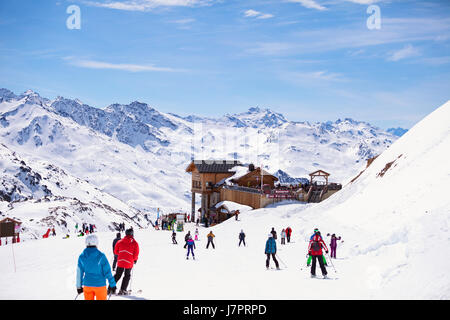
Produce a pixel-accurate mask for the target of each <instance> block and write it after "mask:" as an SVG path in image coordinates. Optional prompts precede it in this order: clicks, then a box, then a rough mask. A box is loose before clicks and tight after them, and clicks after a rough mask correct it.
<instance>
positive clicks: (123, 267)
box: [76, 227, 341, 300]
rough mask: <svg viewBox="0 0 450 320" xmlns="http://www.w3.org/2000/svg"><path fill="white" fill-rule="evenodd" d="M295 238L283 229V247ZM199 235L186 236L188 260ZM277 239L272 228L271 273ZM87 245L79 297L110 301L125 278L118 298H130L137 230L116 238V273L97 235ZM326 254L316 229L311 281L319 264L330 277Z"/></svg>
mask: <svg viewBox="0 0 450 320" xmlns="http://www.w3.org/2000/svg"><path fill="white" fill-rule="evenodd" d="M291 234H292V229H291V228H290V227H288V228H286V229H283V230H282V231H281V240H282V241H281V243H282V244H285V241H284V239H285V238H287V240H288V242H290V239H291ZM198 235H199V232H198V228H196V230H195V240H194V239H193V238H192V235H191V232H190V231H188V232H187V234H186V235H185V239H184V240H185V245H184V248H185V249H186V248H187V256H186V259H189V256H190V255H192V258H193V259H194V260H195V254H194V249H196V245H195V241H198ZM328 235H329V234H328ZM214 238H215V235H214V233H213V232H212V231H210V232H209V233H208V235H207V239H208V242H207V245H206V249H208V248H209V245H212V247H213V249H215V245H214ZM276 239H277V233H276V231H275V229H274V228H272V230H271V232H270V233H269V234H268V239H267V241H266V245H265V251H264V253H265V255H266V268H267V269H269V265H270V259H272V260H273V261H274V263H275V266H276V269H277V270H279V269H280V266H279V263H278V260H277V256H276V254H277V243H276ZM340 239H341V237H336V235H335V234H333V235H332V236H331V243H330V247H331V258H336V248H337V241H338V240H340ZM85 242H86V249H85V250H84V251H83V253H82V254H81V255H80V256H79V258H78V265H77V279H76V280H77V281H76V285H77V292H78V294H81V293H84V297H85V299H86V300H94V299H97V300H106V299H107V296H108V295H110V294H115V293H116V286H117V283H118V281H119V280H120V279H121V278H122V276H123V280H122V283H121V287H120V290H119V292H118V295H127V294H129V291H128V290H127V289H128V284H129V282H130V279H131V272H132V270H133V266H134V265H135V264H136V263H137V261H138V257H139V245H138V243H137V242H136V240H135V239H134V231H133V229H132V228H130V229H127V230H126V231H125V237H124V238H123V239H122V238H121V233H120V232H118V233H117V234H116V238H115V239H114V240H113V243H112V249H113V254H114V261H113V264H112V270H111V266H110V265H109V262H108V260H107V258H106V256H105V254H104V253H102V252H100V251H99V250H98V249H97V246H98V238H97V236H96V235H94V234H90V235H88V236H87V237H86V240H85ZM172 242H173V243H174V244H177V241H176V232H175V230H173V232H172ZM241 243H243V244H244V246H246V243H245V233H244V231H243V230H241V232H240V233H239V245H238V246H239V247H240V245H241ZM323 250H324V251H325V253H326V254H328V247H327V246H326V244H325V242H324V240H323V238H322V235H321V233H320V231H319V229H317V228H316V229H314V233H313V235H312V236H311V237H310V241H309V245H308V261H307V265H308V266H310V265H311V277H315V276H316V265H317V262H318V263H319V267H320V270H321V272H322V275H323V276H324V277H325V278H326V277H327V270H326V266H327V262H326V259H325V257H324V254H323ZM114 271H115V272H116V273H115V275H114V276H113V275H112V272H114ZM106 280H108V283H109V286H108V287H106Z"/></svg>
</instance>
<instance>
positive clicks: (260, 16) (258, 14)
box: [244, 9, 273, 19]
mask: <svg viewBox="0 0 450 320" xmlns="http://www.w3.org/2000/svg"><path fill="white" fill-rule="evenodd" d="M244 15H245V16H246V17H247V18H256V19H269V18H272V17H273V15H272V14H270V13H262V12H259V11H256V10H253V9H249V10H247V11H245V12H244Z"/></svg>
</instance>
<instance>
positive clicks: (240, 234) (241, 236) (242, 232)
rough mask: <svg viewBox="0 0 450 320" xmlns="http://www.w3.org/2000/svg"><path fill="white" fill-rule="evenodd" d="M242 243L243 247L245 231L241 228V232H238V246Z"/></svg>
mask: <svg viewBox="0 0 450 320" xmlns="http://www.w3.org/2000/svg"><path fill="white" fill-rule="evenodd" d="M242 242H243V243H244V247H245V246H246V245H245V233H244V230H241V233H239V247H240V246H241V243H242Z"/></svg>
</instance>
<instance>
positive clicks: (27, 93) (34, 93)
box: [23, 89, 39, 97]
mask: <svg viewBox="0 0 450 320" xmlns="http://www.w3.org/2000/svg"><path fill="white" fill-rule="evenodd" d="M23 95H24V96H38V97H39V93H37V92H35V91H33V90H31V89H28V90H27V91H25V92H24V93H23Z"/></svg>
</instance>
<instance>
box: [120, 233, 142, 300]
mask: <svg viewBox="0 0 450 320" xmlns="http://www.w3.org/2000/svg"><path fill="white" fill-rule="evenodd" d="M114 254H116V255H117V271H116V274H115V275H114V279H115V280H116V283H117V282H118V281H119V280H120V278H121V277H122V274H123V273H125V276H124V277H123V280H122V285H121V287H120V291H119V293H118V294H119V295H124V294H125V295H126V294H128V291H127V287H128V283H129V282H130V277H131V269H133V266H134V264H136V262H137V260H138V257H139V245H138V243H137V242H136V240H135V239H134V232H133V229H132V228H130V229H127V230H126V231H125V237H124V238H123V239H122V240H120V241H118V242H117V244H116V246H115V247H114Z"/></svg>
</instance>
